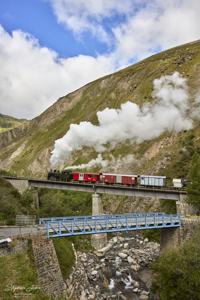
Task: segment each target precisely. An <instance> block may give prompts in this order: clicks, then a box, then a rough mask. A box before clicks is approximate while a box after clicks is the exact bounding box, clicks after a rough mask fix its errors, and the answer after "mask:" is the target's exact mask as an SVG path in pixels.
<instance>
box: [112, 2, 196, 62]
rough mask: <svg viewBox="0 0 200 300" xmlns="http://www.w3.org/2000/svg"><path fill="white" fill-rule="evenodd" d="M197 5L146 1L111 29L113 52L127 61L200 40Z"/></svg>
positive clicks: (194, 3) (193, 3)
mask: <svg viewBox="0 0 200 300" xmlns="http://www.w3.org/2000/svg"><path fill="white" fill-rule="evenodd" d="M199 14H200V2H199V1H196V0H192V1H187V0H185V1H184V0H182V1H181V0H180V1H178V0H177V1H176V0H175V1H156V0H154V1H149V3H147V4H146V6H145V7H144V8H143V9H141V10H139V11H138V13H137V14H135V15H134V16H131V17H130V18H128V21H127V22H126V23H124V24H120V25H119V26H117V27H116V28H113V33H114V36H115V42H116V45H115V49H116V50H115V52H116V55H117V56H119V57H123V59H122V61H123V60H124V61H125V62H127V60H128V59H130V58H133V57H134V58H135V59H136V60H138V59H142V58H144V57H147V56H149V55H151V54H153V53H155V52H157V51H158V50H163V49H168V48H170V47H174V46H177V45H180V44H184V43H187V42H192V41H194V40H197V39H199V38H200V18H199Z"/></svg>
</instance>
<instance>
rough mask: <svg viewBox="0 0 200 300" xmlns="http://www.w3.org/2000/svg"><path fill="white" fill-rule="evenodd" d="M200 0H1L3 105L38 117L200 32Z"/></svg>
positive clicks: (6, 110)
mask: <svg viewBox="0 0 200 300" xmlns="http://www.w3.org/2000/svg"><path fill="white" fill-rule="evenodd" d="M199 14H200V2H199V1H198V0H166V1H162V0H152V1H148V0H123V1H120V0H1V1H0V64H1V72H0V99H1V101H0V113H4V114H9V115H13V116H16V117H20V118H22V117H23V118H29V119H30V118H33V117H35V116H37V115H38V114H40V113H41V112H42V111H44V110H45V109H46V108H48V107H49V106H50V105H51V104H53V103H54V102H55V101H56V100H57V99H58V98H59V97H61V96H63V95H66V94H67V93H69V92H71V91H73V90H75V89H77V88H79V87H81V86H83V85H84V84H86V83H88V82H90V81H93V80H95V79H96V78H99V77H101V76H104V75H106V74H109V73H112V72H115V71H116V70H119V69H122V68H124V67H126V66H128V65H130V64H132V63H134V62H137V61H139V60H141V59H143V58H145V57H148V56H150V55H152V54H154V53H157V52H159V51H162V50H165V49H168V48H170V47H174V46H177V45H180V44H183V43H187V42H191V41H194V40H197V39H199V37H200V18H199Z"/></svg>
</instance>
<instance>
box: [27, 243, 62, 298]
mask: <svg viewBox="0 0 200 300" xmlns="http://www.w3.org/2000/svg"><path fill="white" fill-rule="evenodd" d="M32 249H33V256H34V260H35V264H36V267H37V272H38V280H39V283H40V285H41V287H42V289H43V290H44V292H45V293H46V294H47V295H49V296H51V297H53V298H54V299H56V298H57V297H59V296H61V295H64V294H65V291H66V285H65V283H64V280H63V277H62V273H61V270H60V266H59V262H58V258H57V255H56V251H55V248H54V245H53V242H52V240H50V239H45V238H43V237H38V238H35V239H32Z"/></svg>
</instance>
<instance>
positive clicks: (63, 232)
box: [39, 213, 181, 238]
mask: <svg viewBox="0 0 200 300" xmlns="http://www.w3.org/2000/svg"><path fill="white" fill-rule="evenodd" d="M39 223H40V224H41V225H44V226H45V228H46V234H47V237H48V238H50V237H64V236H76V235H83V234H98V233H112V232H128V231H134V230H145V229H160V228H175V227H180V226H181V218H180V215H175V214H164V213H128V214H117V215H96V216H81V217H79V216H78V217H58V218H41V219H40V220H39Z"/></svg>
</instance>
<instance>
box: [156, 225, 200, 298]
mask: <svg viewBox="0 0 200 300" xmlns="http://www.w3.org/2000/svg"><path fill="white" fill-rule="evenodd" d="M199 240H200V233H199V230H198V231H196V232H195V233H194V235H193V237H192V238H191V239H190V240H188V241H187V242H185V244H184V245H183V246H182V247H181V248H180V249H178V250H176V251H171V252H168V253H166V254H164V255H162V256H161V257H160V258H158V260H157V261H156V262H155V263H154V264H153V271H154V280H153V285H152V290H153V292H154V293H156V294H157V295H158V296H159V299H160V300H180V299H181V300H199V299H200V243H199Z"/></svg>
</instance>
